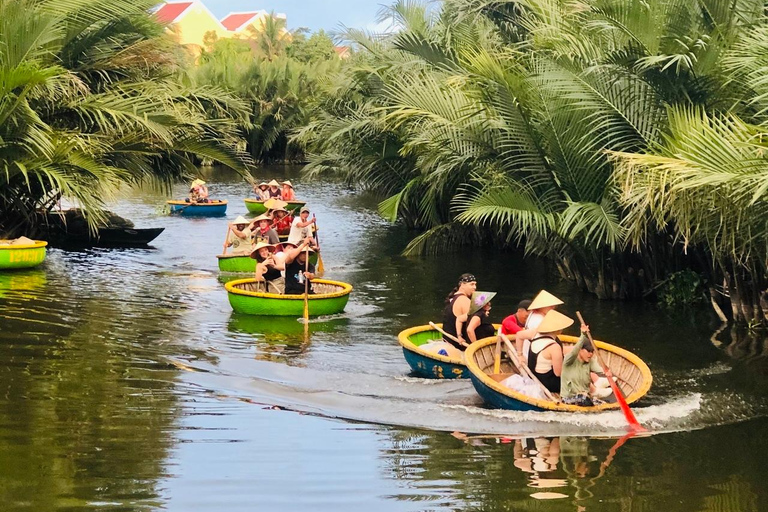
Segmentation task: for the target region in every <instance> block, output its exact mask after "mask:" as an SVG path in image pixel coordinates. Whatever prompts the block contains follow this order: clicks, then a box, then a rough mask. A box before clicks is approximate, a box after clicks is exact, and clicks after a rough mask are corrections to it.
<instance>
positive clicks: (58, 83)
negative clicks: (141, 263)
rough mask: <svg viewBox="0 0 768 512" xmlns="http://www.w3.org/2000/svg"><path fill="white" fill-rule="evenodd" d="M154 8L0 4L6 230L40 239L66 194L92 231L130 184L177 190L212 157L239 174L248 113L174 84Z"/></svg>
mask: <svg viewBox="0 0 768 512" xmlns="http://www.w3.org/2000/svg"><path fill="white" fill-rule="evenodd" d="M152 5H153V2H151V1H149V0H140V1H138V2H137V1H129V0H106V1H104V2H99V3H98V5H95V4H93V3H91V2H84V1H77V0H18V1H13V2H0V231H2V232H3V233H5V234H6V235H9V234H16V233H25V234H32V233H31V227H32V226H33V225H34V224H35V218H36V211H37V210H38V209H39V208H44V207H45V206H49V205H50V203H51V202H52V201H53V200H55V198H56V197H57V196H58V195H63V196H65V197H66V198H68V199H69V200H70V201H73V202H74V203H75V204H77V205H79V206H81V207H83V208H84V209H85V210H86V211H87V212H88V213H89V214H90V215H89V217H88V218H89V221H90V222H91V225H92V226H94V225H95V223H96V222H97V221H98V220H99V219H100V217H101V216H103V212H102V211H101V209H102V206H103V205H104V202H105V201H108V200H109V199H111V198H112V196H113V194H114V192H115V191H116V190H117V188H118V187H119V186H120V185H121V184H137V183H139V182H144V181H147V180H150V181H155V182H156V183H157V184H159V185H160V186H166V187H169V186H170V184H171V183H172V182H173V181H174V180H178V179H180V178H182V177H183V176H184V175H185V174H186V173H187V172H188V171H190V170H192V169H193V168H194V162H195V159H196V158H199V157H208V158H211V159H213V160H216V161H219V162H221V163H224V164H226V165H229V166H232V167H234V168H236V169H242V168H243V167H244V164H245V163H246V162H247V160H246V159H245V158H244V156H243V155H240V154H239V153H238V152H237V151H236V150H235V149H234V147H235V143H236V141H237V125H238V123H239V122H240V121H241V120H242V119H243V118H244V117H245V115H246V111H245V109H244V105H243V104H242V103H241V102H240V101H239V100H237V99H236V98H235V97H234V96H232V95H231V94H229V93H227V92H225V91H223V90H222V89H220V88H215V87H190V86H185V85H182V84H180V83H179V80H178V79H177V78H176V77H175V76H174V72H175V71H176V69H178V67H179V65H180V64H181V62H182V58H183V56H182V54H181V53H179V52H178V49H177V47H176V46H175V45H174V44H173V43H172V42H171V41H170V39H168V38H166V37H165V36H164V35H163V28H162V27H161V26H160V25H158V24H157V23H156V22H155V21H154V20H153V19H152V18H151V17H150V15H149V14H148V9H149V8H150V7H152Z"/></svg>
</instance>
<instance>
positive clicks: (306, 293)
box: [304, 251, 309, 342]
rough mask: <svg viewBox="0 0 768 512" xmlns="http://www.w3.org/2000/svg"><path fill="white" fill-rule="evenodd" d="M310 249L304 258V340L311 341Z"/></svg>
mask: <svg viewBox="0 0 768 512" xmlns="http://www.w3.org/2000/svg"><path fill="white" fill-rule="evenodd" d="M307 272H309V251H307V259H306V260H304V341H307V342H308V341H309V278H308V277H307Z"/></svg>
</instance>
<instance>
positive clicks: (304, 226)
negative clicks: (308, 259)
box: [288, 206, 317, 248]
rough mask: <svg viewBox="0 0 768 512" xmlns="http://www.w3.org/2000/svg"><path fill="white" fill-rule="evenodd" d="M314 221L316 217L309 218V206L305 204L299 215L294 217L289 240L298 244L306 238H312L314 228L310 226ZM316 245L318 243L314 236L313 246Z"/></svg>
mask: <svg viewBox="0 0 768 512" xmlns="http://www.w3.org/2000/svg"><path fill="white" fill-rule="evenodd" d="M314 222H315V218H314V217H312V220H310V219H309V208H307V207H306V206H303V207H302V208H301V211H300V212H299V216H298V217H296V218H294V219H293V223H292V224H291V231H290V233H289V234H288V240H290V241H292V242H293V243H294V244H297V245H298V244H299V243H300V242H301V241H302V240H304V239H305V238H307V237H310V238H311V237H312V228H311V227H310V226H312V224H314ZM316 246H317V243H316V242H315V240H314V238H312V247H313V248H314V247H316Z"/></svg>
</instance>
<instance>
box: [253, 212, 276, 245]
mask: <svg viewBox="0 0 768 512" xmlns="http://www.w3.org/2000/svg"><path fill="white" fill-rule="evenodd" d="M250 228H251V230H252V231H253V236H254V239H255V241H256V242H260V241H261V242H266V243H268V244H273V245H274V244H279V243H280V237H278V236H277V231H275V230H274V229H272V217H270V216H269V215H267V214H266V213H263V214H261V215H259V216H258V217H256V218H255V219H253V220H252V221H251V225H250Z"/></svg>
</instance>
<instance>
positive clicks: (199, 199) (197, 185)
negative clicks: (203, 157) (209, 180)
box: [187, 179, 208, 203]
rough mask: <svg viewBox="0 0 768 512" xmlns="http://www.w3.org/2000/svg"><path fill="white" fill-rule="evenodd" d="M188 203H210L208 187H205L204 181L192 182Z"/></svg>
mask: <svg viewBox="0 0 768 512" xmlns="http://www.w3.org/2000/svg"><path fill="white" fill-rule="evenodd" d="M187 202H188V203H189V202H191V203H207V202H208V187H206V186H205V182H204V181H203V180H200V179H197V180H195V181H193V182H192V184H191V185H190V188H189V197H188V198H187Z"/></svg>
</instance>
